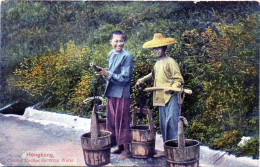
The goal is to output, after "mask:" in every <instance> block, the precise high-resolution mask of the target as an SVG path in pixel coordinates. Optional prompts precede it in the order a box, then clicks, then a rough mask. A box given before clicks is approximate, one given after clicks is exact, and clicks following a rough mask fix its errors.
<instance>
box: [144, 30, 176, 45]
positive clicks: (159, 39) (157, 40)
mask: <svg viewBox="0 0 260 167" xmlns="http://www.w3.org/2000/svg"><path fill="white" fill-rule="evenodd" d="M173 43H176V40H175V39H174V38H165V37H164V36H163V35H162V34H161V33H157V34H154V36H153V40H151V41H148V42H145V43H144V45H143V48H156V47H161V46H166V45H170V44H173Z"/></svg>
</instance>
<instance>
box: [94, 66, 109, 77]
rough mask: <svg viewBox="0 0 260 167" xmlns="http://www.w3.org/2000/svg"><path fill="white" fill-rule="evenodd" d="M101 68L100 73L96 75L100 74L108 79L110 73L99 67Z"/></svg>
mask: <svg viewBox="0 0 260 167" xmlns="http://www.w3.org/2000/svg"><path fill="white" fill-rule="evenodd" d="M99 68H100V71H99V72H96V74H100V75H103V76H106V77H107V75H108V71H107V70H105V69H104V68H101V67H99Z"/></svg>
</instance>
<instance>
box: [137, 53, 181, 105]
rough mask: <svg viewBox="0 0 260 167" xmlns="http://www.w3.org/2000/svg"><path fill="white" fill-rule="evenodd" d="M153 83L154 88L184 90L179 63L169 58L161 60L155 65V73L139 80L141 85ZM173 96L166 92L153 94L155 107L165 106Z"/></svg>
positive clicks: (158, 91) (161, 91)
mask: <svg viewBox="0 0 260 167" xmlns="http://www.w3.org/2000/svg"><path fill="white" fill-rule="evenodd" d="M152 81H153V82H154V87H178V88H182V87H183V85H184V80H183V77H182V75H181V72H180V69H179V66H178V63H177V62H176V61H175V60H174V59H172V58H171V57H168V56H165V57H162V58H159V59H158V60H157V62H156V63H155V65H154V68H153V71H152V72H151V73H149V74H148V75H146V76H144V77H143V78H141V79H139V80H138V82H140V83H144V82H152ZM171 96H172V94H165V93H164V90H156V91H154V92H153V105H154V106H165V104H167V103H168V101H169V100H170V98H171Z"/></svg>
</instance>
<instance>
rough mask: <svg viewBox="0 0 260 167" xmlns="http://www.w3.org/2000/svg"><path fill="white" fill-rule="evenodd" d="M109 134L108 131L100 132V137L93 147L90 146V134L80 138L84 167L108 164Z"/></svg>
mask: <svg viewBox="0 0 260 167" xmlns="http://www.w3.org/2000/svg"><path fill="white" fill-rule="evenodd" d="M111 134H112V133H111V132H109V131H102V130H101V136H100V137H98V138H97V143H96V145H95V146H93V145H92V144H91V143H92V142H91V133H90V132H89V133H85V134H83V135H82V136H81V145H82V149H83V154H84V159H85V163H86V165H88V166H100V165H106V164H108V163H110V148H111V146H110V144H111V140H110V136H111Z"/></svg>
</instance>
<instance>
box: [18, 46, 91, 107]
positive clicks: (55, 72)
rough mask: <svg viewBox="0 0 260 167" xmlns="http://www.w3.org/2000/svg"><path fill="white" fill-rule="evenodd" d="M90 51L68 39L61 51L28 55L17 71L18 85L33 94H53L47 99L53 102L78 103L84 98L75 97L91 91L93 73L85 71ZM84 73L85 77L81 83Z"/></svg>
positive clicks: (48, 95)
mask: <svg viewBox="0 0 260 167" xmlns="http://www.w3.org/2000/svg"><path fill="white" fill-rule="evenodd" d="M89 54H90V50H89V49H88V48H87V47H84V48H78V47H77V46H76V45H75V44H74V43H73V42H69V43H67V44H66V45H65V46H61V49H60V50H59V52H47V53H46V54H45V55H43V56H41V57H34V58H33V59H25V61H24V62H23V63H21V64H20V68H19V69H16V71H15V72H14V74H15V75H17V76H19V79H18V80H17V82H16V84H15V86H17V87H21V88H22V89H23V90H25V91H27V92H29V93H30V94H31V95H32V96H36V95H41V96H45V97H52V98H51V100H50V101H49V103H48V104H49V105H51V106H53V105H57V104H58V105H64V107H65V109H66V108H67V103H68V102H69V101H70V102H71V103H72V104H75V105H76V106H78V105H80V104H81V103H82V101H77V102H75V98H76V99H78V98H79V99H82V97H81V96H82V95H85V96H88V95H89V94H90V93H91V89H90V83H91V77H90V74H89V73H87V72H84V69H85V67H84V66H85V62H86V61H87V59H88V56H89ZM82 75H83V79H82V81H81V82H80V83H78V82H79V81H80V80H81V76H82ZM77 83H78V84H77ZM75 86H76V88H75ZM84 86H86V87H84ZM79 96H80V97H79ZM70 98H72V99H70ZM64 107H63V108H64Z"/></svg>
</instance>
